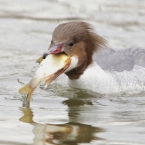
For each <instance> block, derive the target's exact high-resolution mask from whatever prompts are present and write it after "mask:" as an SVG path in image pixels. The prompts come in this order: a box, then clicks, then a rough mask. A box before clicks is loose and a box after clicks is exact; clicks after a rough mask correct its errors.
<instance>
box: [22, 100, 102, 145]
mask: <svg viewBox="0 0 145 145" xmlns="http://www.w3.org/2000/svg"><path fill="white" fill-rule="evenodd" d="M63 103H65V104H66V105H68V107H69V106H74V105H75V106H76V105H77V106H79V105H84V104H85V103H86V102H83V101H81V100H78V102H77V101H76V100H66V101H64V102H63ZM87 103H89V104H91V102H87ZM73 104H74V105H73ZM21 111H22V112H23V116H22V117H21V118H20V121H22V122H26V123H30V124H32V125H33V126H34V129H33V133H34V135H35V137H34V143H33V145H64V144H65V145H78V144H79V143H90V142H91V141H92V140H97V139H98V140H101V138H99V137H96V136H95V134H96V133H99V132H102V131H103V130H102V129H101V128H97V127H93V126H91V125H87V124H81V123H73V122H69V123H66V124H57V125H54V124H40V123H37V122H34V121H33V116H34V115H33V112H32V110H31V108H29V107H27V108H24V107H23V108H21ZM69 115H70V114H68V116H69Z"/></svg>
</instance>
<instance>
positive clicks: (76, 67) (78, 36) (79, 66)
mask: <svg viewBox="0 0 145 145" xmlns="http://www.w3.org/2000/svg"><path fill="white" fill-rule="evenodd" d="M105 44H106V42H105V40H104V39H103V38H102V37H100V36H99V35H97V34H96V33H95V32H94V29H93V28H92V26H91V25H90V24H88V23H86V22H68V23H63V24H60V25H58V26H57V27H56V28H55V29H54V31H53V34H52V40H51V43H50V46H49V48H48V52H46V53H44V55H43V58H45V57H46V56H47V55H48V54H56V53H65V54H66V55H68V56H69V57H70V58H71V64H70V66H69V67H68V68H67V70H66V71H65V74H66V75H67V76H68V77H69V78H70V79H78V78H79V77H80V75H81V74H83V72H84V70H85V69H86V68H87V67H88V66H89V65H90V64H91V63H92V55H93V53H94V52H95V51H97V50H98V49H99V48H100V47H101V46H102V45H105Z"/></svg>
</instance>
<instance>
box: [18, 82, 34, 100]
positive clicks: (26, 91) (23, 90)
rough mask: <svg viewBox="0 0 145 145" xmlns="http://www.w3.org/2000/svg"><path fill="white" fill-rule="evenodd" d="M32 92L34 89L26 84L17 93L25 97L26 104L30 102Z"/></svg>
mask: <svg viewBox="0 0 145 145" xmlns="http://www.w3.org/2000/svg"><path fill="white" fill-rule="evenodd" d="M33 91H34V88H32V87H30V84H27V85H25V86H24V87H22V88H21V89H19V93H20V94H21V95H27V100H28V102H30V99H31V96H32V93H33Z"/></svg>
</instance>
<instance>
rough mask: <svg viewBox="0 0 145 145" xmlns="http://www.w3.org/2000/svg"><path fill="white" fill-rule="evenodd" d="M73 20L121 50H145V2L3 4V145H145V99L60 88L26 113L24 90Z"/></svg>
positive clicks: (39, 94)
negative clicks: (61, 28) (55, 36)
mask: <svg viewBox="0 0 145 145" xmlns="http://www.w3.org/2000/svg"><path fill="white" fill-rule="evenodd" d="M69 20H85V21H87V22H89V23H91V24H93V25H94V27H95V28H96V30H97V32H98V33H99V34H100V35H101V36H102V37H104V38H105V39H107V40H108V43H109V45H110V46H111V47H113V48H115V49H122V48H123V47H132V46H139V47H143V48H145V41H144V38H145V33H144V32H145V1H138V0H132V1H124V0H118V1H115V0H110V1H104V0H94V1H90V0H86V1H83V0H80V1H77V0H73V1H65V0H54V1H52V0H43V1H38V0H31V1H28V0H21V1H18V0H14V1H11V0H1V1H0V58H1V60H0V65H1V67H0V82H1V85H0V132H1V133H0V144H2V145H41V144H63V145H67V144H68V145H84V144H85V145H119V144H121V145H144V144H145V137H144V136H145V103H144V102H145V94H144V93H142V94H138V95H133V96H107V95H106V96H101V95H98V94H95V93H92V92H86V91H79V90H75V89H70V88H68V87H65V86H64V85H61V86H60V85H56V84H53V85H52V86H50V88H49V89H47V90H43V89H42V88H41V87H40V88H37V90H36V91H35V93H34V95H33V100H32V102H31V106H30V107H31V108H25V107H23V101H22V96H20V95H19V94H18V90H19V88H21V87H22V85H23V84H21V83H20V82H23V83H25V84H26V83H28V82H29V80H30V78H31V77H32V75H33V72H34V70H35V68H36V67H37V64H36V63H35V61H36V60H37V59H38V58H39V57H40V56H41V55H42V54H43V52H45V51H46V50H47V48H48V45H49V43H50V40H51V33H52V31H53V29H54V28H55V27H56V26H57V25H58V24H59V23H62V22H65V21H69ZM18 80H19V81H18Z"/></svg>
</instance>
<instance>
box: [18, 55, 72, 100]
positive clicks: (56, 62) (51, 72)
mask: <svg viewBox="0 0 145 145" xmlns="http://www.w3.org/2000/svg"><path fill="white" fill-rule="evenodd" d="M36 62H38V63H39V67H38V69H37V70H36V72H35V74H34V76H33V77H32V79H31V80H30V82H29V83H28V84H27V85H25V86H24V87H22V88H21V89H19V93H20V94H21V95H27V101H28V103H29V102H30V100H31V96H32V94H33V92H34V90H35V89H36V88H37V86H38V85H39V84H40V83H41V82H42V81H45V88H47V87H48V86H49V85H50V84H51V82H52V81H53V80H55V79H56V78H57V77H58V76H59V75H60V74H62V73H63V72H65V70H66V69H67V68H68V67H69V66H70V63H71V59H70V57H69V56H68V55H65V54H64V53H61V54H49V55H47V56H46V57H45V58H43V57H40V58H39V59H38V60H37V61H36Z"/></svg>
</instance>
